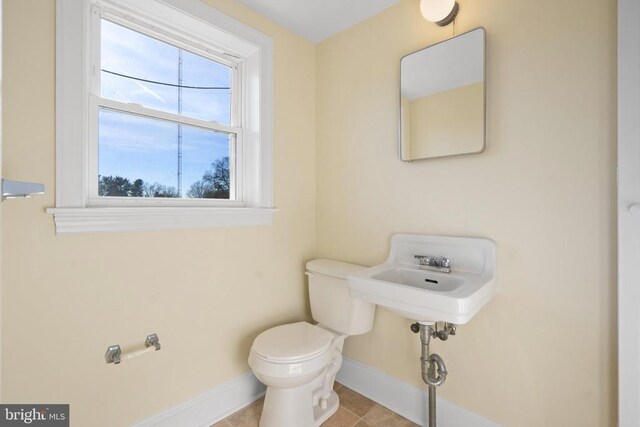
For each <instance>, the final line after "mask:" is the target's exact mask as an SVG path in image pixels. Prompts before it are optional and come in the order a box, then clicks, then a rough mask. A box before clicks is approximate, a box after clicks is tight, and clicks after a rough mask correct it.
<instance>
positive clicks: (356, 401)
mask: <svg viewBox="0 0 640 427" xmlns="http://www.w3.org/2000/svg"><path fill="white" fill-rule="evenodd" d="M334 389H335V391H336V393H338V396H340V408H339V409H338V412H336V413H335V414H334V415H333V416H332V417H331V418H329V419H328V420H327V421H326V422H325V423H324V424H322V427H383V426H384V427H420V426H418V424H415V423H412V422H411V421H409V420H408V419H406V418H403V417H401V416H400V415H398V414H396V413H395V412H391V411H390V410H388V409H387V408H385V407H384V406H380V405H378V404H377V403H376V402H374V401H373V400H370V399H367V398H366V397H364V396H362V395H361V394H358V393H356V392H355V391H353V390H351V389H349V388H347V387H345V386H343V385H342V384H338V383H335V387H334ZM263 401H264V399H260V400H258V401H257V402H255V403H253V404H252V405H250V406H247V407H246V408H244V409H242V410H240V411H238V412H236V413H235V414H233V415H231V416H229V417H228V418H226V419H224V420H222V421H220V422H219V423H216V424H214V425H213V426H211V427H258V420H259V419H260V412H261V411H262V403H263Z"/></svg>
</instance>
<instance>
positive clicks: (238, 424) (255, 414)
mask: <svg viewBox="0 0 640 427" xmlns="http://www.w3.org/2000/svg"><path fill="white" fill-rule="evenodd" d="M263 404H264V398H263V399H260V400H258V401H257V402H255V403H252V404H251V405H249V406H247V407H246V408H244V409H242V410H240V411H238V412H236V413H235V414H233V415H231V416H230V417H229V418H227V421H228V422H229V423H230V424H231V425H232V426H233V427H258V422H259V421H260V414H261V413H262V405H263Z"/></svg>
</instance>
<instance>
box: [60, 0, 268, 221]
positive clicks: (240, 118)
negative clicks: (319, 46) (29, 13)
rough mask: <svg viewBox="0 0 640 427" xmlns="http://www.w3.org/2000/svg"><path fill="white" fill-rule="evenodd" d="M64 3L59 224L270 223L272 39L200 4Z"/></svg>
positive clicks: (184, 0) (147, 0)
mask: <svg viewBox="0 0 640 427" xmlns="http://www.w3.org/2000/svg"><path fill="white" fill-rule="evenodd" d="M57 7H58V11H57V15H58V22H57V23H58V30H57V62H58V64H57V76H56V77H57V102H56V110H57V111H56V113H57V127H58V130H57V136H56V150H57V171H56V174H57V184H56V190H57V191H56V208H55V209H51V210H50V211H51V213H53V214H54V218H55V222H56V229H57V232H58V233H74V232H87V231H127V230H151V229H159V228H184V227H209V226H234V225H264V224H270V223H271V219H272V215H273V212H274V210H273V209H272V201H271V193H272V192H271V185H272V183H271V120H272V117H271V86H272V81H271V80H272V71H271V69H272V63H271V61H272V58H271V57H272V47H271V40H270V39H269V38H268V37H266V36H264V35H262V34H260V33H258V32H257V31H255V30H253V29H251V28H249V27H246V26H244V25H242V24H240V23H238V22H237V21H234V20H233V19H231V18H229V17H226V16H225V15H222V14H221V13H219V12H217V11H216V10H214V9H212V8H210V7H208V6H206V5H204V4H203V3H201V2H199V1H198V0H138V1H136V2H130V1H126V0H62V1H58V2H57Z"/></svg>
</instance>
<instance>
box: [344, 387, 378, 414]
mask: <svg viewBox="0 0 640 427" xmlns="http://www.w3.org/2000/svg"><path fill="white" fill-rule="evenodd" d="M336 393H338V396H339V397H340V406H341V407H343V408H345V409H348V410H350V411H351V412H353V413H354V414H356V415H357V416H358V417H363V416H364V415H365V414H366V413H367V412H369V410H370V409H371V408H373V407H374V406H375V405H376V402H374V401H373V400H370V399H367V398H366V397H364V396H362V395H361V394H358V393H356V392H355V391H353V390H351V389H350V388H347V387H344V386H343V387H341V388H339V389H338V390H336Z"/></svg>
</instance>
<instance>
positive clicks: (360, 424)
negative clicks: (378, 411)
mask: <svg viewBox="0 0 640 427" xmlns="http://www.w3.org/2000/svg"><path fill="white" fill-rule="evenodd" d="M353 427H371V424H369V423H368V422H366V421H365V420H360V421H358V424H356V425H355V426H353Z"/></svg>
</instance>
